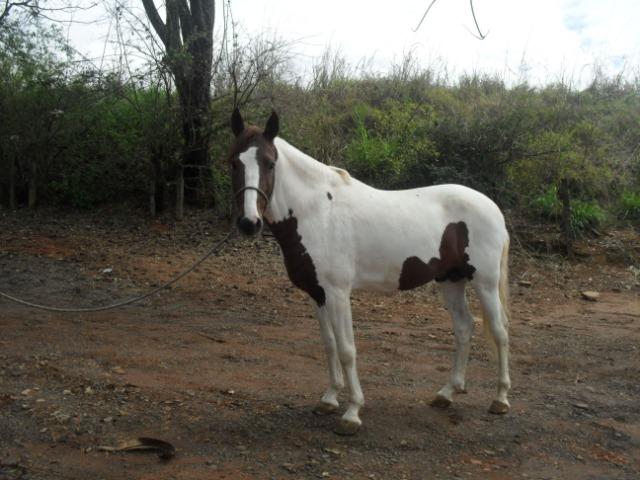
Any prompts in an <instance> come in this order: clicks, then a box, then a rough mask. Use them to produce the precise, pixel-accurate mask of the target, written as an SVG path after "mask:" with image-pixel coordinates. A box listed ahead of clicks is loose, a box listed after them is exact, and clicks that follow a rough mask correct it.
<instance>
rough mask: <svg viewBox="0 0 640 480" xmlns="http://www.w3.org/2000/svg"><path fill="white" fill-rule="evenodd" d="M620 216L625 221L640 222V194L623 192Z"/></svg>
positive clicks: (619, 207) (619, 208)
mask: <svg viewBox="0 0 640 480" xmlns="http://www.w3.org/2000/svg"><path fill="white" fill-rule="evenodd" d="M618 216H619V217H620V218H621V219H623V220H640V192H632V191H624V192H622V196H621V197H620V205H619V206H618Z"/></svg>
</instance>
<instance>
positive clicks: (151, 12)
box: [142, 0, 169, 47]
mask: <svg viewBox="0 0 640 480" xmlns="http://www.w3.org/2000/svg"><path fill="white" fill-rule="evenodd" d="M142 5H143V6H144V11H145V12H147V17H149V21H150V22H151V25H152V26H153V29H154V30H155V31H156V33H157V34H158V37H160V40H162V43H164V45H165V46H166V47H168V45H169V39H168V33H167V26H166V25H165V24H164V22H163V21H162V19H161V18H160V14H159V13H158V9H157V8H156V6H155V5H154V3H153V0H142Z"/></svg>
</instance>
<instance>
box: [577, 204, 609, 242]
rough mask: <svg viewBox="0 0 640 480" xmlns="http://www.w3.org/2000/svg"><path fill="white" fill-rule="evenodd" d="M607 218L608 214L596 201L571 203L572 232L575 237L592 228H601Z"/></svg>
mask: <svg viewBox="0 0 640 480" xmlns="http://www.w3.org/2000/svg"><path fill="white" fill-rule="evenodd" d="M606 218H607V215H606V212H605V211H604V210H603V209H602V208H600V206H599V205H598V204H597V203H596V202H595V201H589V202H585V201H582V200H575V201H573V202H571V230H572V231H573V232H574V234H575V235H580V234H582V233H584V232H586V231H587V230H588V229H590V228H597V227H599V226H600V225H601V224H602V223H603V222H604V221H605V219H606Z"/></svg>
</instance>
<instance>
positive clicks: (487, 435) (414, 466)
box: [0, 211, 640, 480]
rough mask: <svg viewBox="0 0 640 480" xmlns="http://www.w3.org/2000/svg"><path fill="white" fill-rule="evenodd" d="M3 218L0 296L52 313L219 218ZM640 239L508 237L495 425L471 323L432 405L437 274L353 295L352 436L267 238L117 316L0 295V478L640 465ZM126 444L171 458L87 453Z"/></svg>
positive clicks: (445, 356)
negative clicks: (334, 407) (359, 397)
mask: <svg viewBox="0 0 640 480" xmlns="http://www.w3.org/2000/svg"><path fill="white" fill-rule="evenodd" d="M0 226H2V228H1V229H0V290H3V291H7V292H12V293H15V294H19V295H21V296H24V297H27V298H29V299H32V300H36V301H39V302H43V303H49V304H56V305H62V304H74V305H75V304H82V305H87V304H89V305H96V304H100V303H108V302H110V301H112V300H113V299H120V298H125V297H127V296H130V295H133V294H136V293H138V292H141V291H144V290H146V289H148V288H149V287H151V286H153V285H157V284H159V283H161V282H163V281H165V280H166V279H168V278H169V277H170V276H171V275H172V274H173V273H175V272H178V271H180V270H181V269H183V268H184V267H186V266H188V265H189V264H190V263H191V262H192V261H193V260H195V259H196V258H197V257H198V256H199V255H200V254H201V253H202V252H204V251H205V250H206V249H207V247H208V246H210V245H211V244H212V242H213V241H215V239H217V238H220V237H221V236H222V235H223V234H224V232H225V228H226V227H225V226H224V225H216V224H214V223H212V222H209V221H208V220H207V218H206V216H205V215H204V214H203V213H196V214H192V216H191V217H189V218H188V219H187V220H186V221H185V222H183V223H181V224H178V225H175V224H171V223H166V224H164V223H159V222H151V221H147V220H142V219H140V218H136V217H132V216H131V215H124V214H122V212H115V213H114V212H101V213H100V214H99V215H97V214H94V215H88V214H82V215H81V214H73V215H72V214H69V215H51V212H41V213H36V214H24V213H21V214H9V213H7V212H6V211H5V212H2V211H0ZM612 245H613V247H612ZM637 245H638V236H637V234H635V233H633V232H624V233H623V234H616V235H615V236H605V237H601V238H599V239H596V240H594V241H593V242H590V243H589V244H585V245H584V249H585V250H586V253H585V255H587V256H584V257H581V258H580V259H579V261H576V262H573V263H568V262H566V261H564V260H562V259H561V258H560V257H558V256H553V255H540V256H535V257H533V256H531V254H529V253H525V252H524V251H523V250H521V249H518V248H517V245H516V248H515V250H514V254H513V255H512V282H511V283H512V306H511V309H512V315H513V321H512V324H511V329H510V332H511V352H512V357H511V369H512V383H513V390H512V393H511V402H512V410H511V412H510V413H509V414H508V415H506V416H495V415H491V414H489V413H487V408H488V406H489V404H490V402H491V399H492V395H493V393H494V388H495V382H496V373H495V366H494V362H493V361H492V360H491V356H490V352H489V349H488V348H487V347H486V345H485V344H484V339H483V338H482V336H481V335H476V338H475V339H474V345H473V348H472V353H471V363H470V367H469V373H468V394H466V395H459V396H457V397H456V401H455V403H454V405H452V406H451V407H450V408H449V409H448V410H444V411H443V410H438V409H434V408H431V407H429V405H428V403H429V401H430V399H431V398H432V396H433V394H434V393H435V392H436V391H437V390H438V389H439V388H440V386H441V385H442V384H443V383H444V382H445V380H446V377H447V375H448V370H449V367H450V365H451V358H452V354H453V348H454V344H453V336H452V333H451V327H450V322H449V320H448V317H447V313H446V311H445V310H444V308H443V307H442V304H441V302H440V300H439V297H438V293H437V289H436V288H435V287H433V286H428V287H426V288H423V289H420V290H418V291H412V292H407V293H403V294H401V295H396V296H390V297H381V296H379V295H371V294H365V293H357V294H356V295H354V298H353V310H354V322H355V325H356V342H357V346H358V354H359V357H358V362H359V371H360V377H361V381H362V384H363V389H364V393H365V398H366V406H365V409H364V411H363V421H364V426H363V428H362V430H361V431H360V432H359V433H358V435H357V436H355V437H340V436H336V435H335V434H334V433H332V428H333V425H334V423H335V422H336V420H337V418H336V417H318V416H314V415H313V414H312V413H311V409H312V407H313V405H314V403H315V402H316V400H317V399H318V398H319V397H320V395H321V394H322V392H323V389H324V388H325V386H326V382H327V378H326V377H327V375H326V367H325V361H324V351H323V347H322V344H321V341H320V336H319V332H318V327H317V324H316V321H315V320H314V319H313V318H312V317H311V315H310V314H311V309H310V308H309V305H308V301H307V300H306V298H305V297H304V296H303V295H302V294H301V293H299V292H298V291H296V290H295V289H294V288H293V287H292V286H291V285H290V284H289V282H288V280H287V279H286V275H285V273H284V268H283V266H282V264H281V261H280V259H279V256H278V251H277V246H276V244H275V243H274V242H273V239H270V238H265V239H261V240H258V241H255V242H249V241H243V242H237V243H234V244H233V245H230V246H228V247H226V248H225V250H224V252H223V253H222V254H221V255H219V256H217V257H215V258H213V259H211V260H210V261H208V262H207V263H206V264H205V265H204V266H203V267H202V268H200V269H199V270H198V271H197V272H196V273H194V274H193V275H191V276H189V277H187V278H186V279H185V280H184V281H183V282H181V283H180V284H179V285H178V286H177V287H176V288H174V289H172V290H170V291H167V292H165V293H163V294H162V295H159V296H157V297H155V298H153V299H152V300H149V301H146V302H144V303H143V304H140V305H136V306H133V307H128V308H125V309H121V310H116V311H112V312H105V313H100V314H81V315H71V314H51V313H46V312H40V311H35V310H28V309H25V308H22V307H20V306H17V305H12V304H9V303H7V302H6V301H0V479H47V480H49V479H185V480H186V479H223V478H225V479H253V478H256V479H272V478H277V479H313V478H335V479H347V478H348V479H351V478H355V479H360V478H363V479H403V478H407V479H436V478H442V479H456V478H462V479H466V478H471V479H477V478H488V479H512V478H533V479H552V478H554V479H555V478H558V479H602V478H607V479H637V478H640V373H639V367H640V300H639V292H640V290H639V287H638V283H637V278H635V277H634V272H633V271H632V270H630V269H629V268H628V267H629V265H631V264H632V262H634V261H636V260H637V258H638V257H637V254H638V252H637V250H634V248H637ZM614 247H615V248H614ZM635 266H639V265H638V263H635ZM585 289H588V290H597V291H599V292H600V298H599V300H598V301H597V302H587V301H585V300H582V299H581V298H580V293H579V292H580V291H581V290H585ZM471 304H472V305H473V306H474V307H477V304H476V302H475V299H473V298H471ZM474 310H475V311H476V312H477V311H478V310H477V308H474ZM477 331H478V332H479V329H478V330H477ZM138 436H150V437H155V438H161V439H164V440H167V441H169V442H171V443H172V444H173V445H175V447H176V449H177V454H176V457H175V458H174V459H173V460H171V461H168V462H165V461H162V460H159V459H158V458H157V457H156V456H155V455H154V454H153V453H148V452H146V453H140V452H137V453H134V452H130V453H105V452H102V451H99V450H98V448H97V447H99V446H102V445H115V444H117V443H118V441H121V440H126V439H130V438H135V437H138Z"/></svg>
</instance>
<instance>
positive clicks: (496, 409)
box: [489, 400, 509, 415]
mask: <svg viewBox="0 0 640 480" xmlns="http://www.w3.org/2000/svg"><path fill="white" fill-rule="evenodd" d="M508 411H509V404H508V403H504V402H500V401H498V400H494V401H493V402H491V406H490V407H489V413H495V414H496V415H504V414H505V413H507V412H508Z"/></svg>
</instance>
